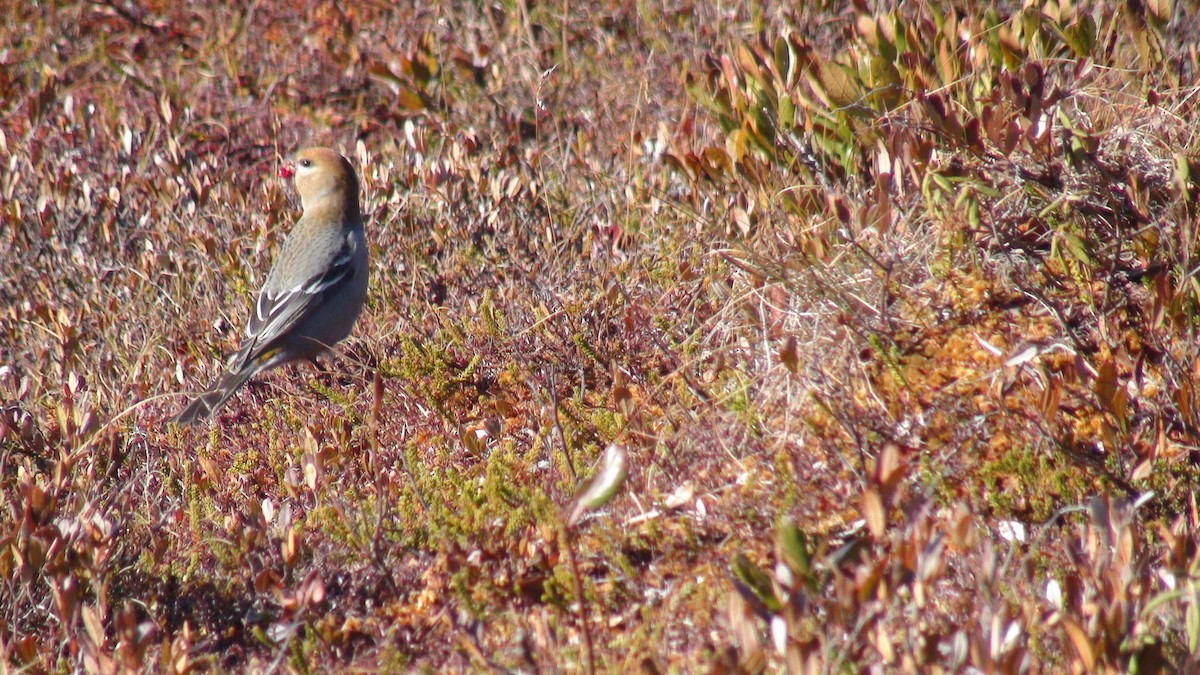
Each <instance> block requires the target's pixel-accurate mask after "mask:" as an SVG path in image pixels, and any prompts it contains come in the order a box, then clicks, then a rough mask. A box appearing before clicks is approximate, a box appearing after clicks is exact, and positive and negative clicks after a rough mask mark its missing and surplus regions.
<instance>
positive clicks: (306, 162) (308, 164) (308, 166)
mask: <svg viewBox="0 0 1200 675" xmlns="http://www.w3.org/2000/svg"><path fill="white" fill-rule="evenodd" d="M300 166H302V167H304V168H306V169H311V168H312V160H311V159H302V160H300Z"/></svg>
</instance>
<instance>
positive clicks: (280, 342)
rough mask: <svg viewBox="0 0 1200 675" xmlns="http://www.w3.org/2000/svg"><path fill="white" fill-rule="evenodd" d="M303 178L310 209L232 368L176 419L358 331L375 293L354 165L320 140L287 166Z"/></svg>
mask: <svg viewBox="0 0 1200 675" xmlns="http://www.w3.org/2000/svg"><path fill="white" fill-rule="evenodd" d="M279 175H280V177H282V178H284V179H292V178H295V183H296V191H297V192H299V193H300V204H301V206H302V208H303V211H304V212H303V214H302V215H301V216H300V219H299V220H298V221H297V222H296V226H295V227H294V228H292V231H291V232H290V233H289V234H288V237H287V239H286V241H284V243H283V248H281V249H280V251H279V254H278V255H277V256H276V258H275V262H274V263H273V264H272V266H271V271H270V272H269V273H268V274H267V279H266V281H264V282H263V285H262V289H261V290H260V291H259V292H258V297H257V299H256V300H255V302H254V307H253V309H252V311H251V312H250V319H249V320H248V321H247V322H246V331H245V337H244V338H243V340H242V342H241V344H240V345H239V347H238V349H237V351H236V352H234V353H233V355H232V356H231V357H230V358H229V360H228V362H227V363H226V366H225V372H224V374H222V375H221V377H219V378H218V379H217V380H216V382H214V383H213V384H212V386H210V387H209V388H208V389H206V390H205V391H204V392H203V393H202V394H200V395H199V396H197V397H196V398H195V399H193V400H192V401H191V402H189V403H188V404H187V405H186V406H184V408H183V410H181V411H180V412H179V414H177V415H175V416H174V417H172V418H171V420H170V421H171V422H174V423H176V424H179V425H181V426H189V425H192V424H195V423H196V422H199V421H201V420H204V419H207V418H208V417H210V416H211V415H212V414H213V413H214V412H216V411H217V410H218V409H219V408H220V407H221V406H222V405H224V404H225V403H226V402H227V401H228V400H229V398H230V397H231V396H233V395H234V393H236V392H237V390H238V389H240V388H241V387H242V385H244V384H245V383H246V382H247V381H248V380H249V379H250V378H252V377H254V376H255V375H256V374H258V373H260V372H262V371H264V370H270V369H272V368H277V367H279V366H283V365H286V364H289V363H293V362H296V361H304V360H307V361H310V362H312V363H313V364H315V365H317V366H318V367H319V364H317V361H316V357H317V356H319V355H321V354H323V353H325V352H326V351H328V350H329V349H331V348H332V347H333V346H334V345H335V344H337V343H338V342H340V341H341V340H343V339H345V338H346V336H348V335H349V334H350V331H351V329H352V328H353V326H354V323H355V322H356V321H357V320H358V316H359V314H360V313H361V312H362V308H363V304H364V302H365V301H366V297H367V272H368V263H367V240H366V233H365V230H364V227H363V218H362V211H361V210H360V209H359V204H358V178H357V176H356V175H355V173H354V167H353V166H351V165H350V162H349V161H347V160H346V158H345V157H343V156H342V155H341V154H339V153H338V152H336V151H334V150H331V149H329V148H320V147H312V148H305V149H303V150H300V151H299V152H297V153H296V154H295V155H294V156H293V157H292V158H291V160H289V161H286V162H284V164H283V165H282V167H281V168H280V170H279Z"/></svg>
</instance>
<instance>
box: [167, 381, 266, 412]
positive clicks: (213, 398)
mask: <svg viewBox="0 0 1200 675" xmlns="http://www.w3.org/2000/svg"><path fill="white" fill-rule="evenodd" d="M259 370H260V369H259V368H241V369H239V370H235V371H230V372H228V373H225V374H224V375H222V376H221V379H219V380H217V381H216V382H214V383H213V385H212V386H211V387H209V388H208V389H207V390H206V391H205V392H204V393H203V394H200V395H199V396H197V397H196V398H194V399H192V402H191V403H188V404H187V405H186V406H184V408H183V410H180V411H179V414H178V415H176V416H174V417H172V418H171V420H170V421H172V422H174V423H175V424H178V425H180V426H188V425H191V424H195V423H196V422H199V421H201V420H205V419H208V417H209V416H210V415H212V414H213V413H215V412H216V411H217V410H218V409H219V408H220V407H221V406H223V405H225V402H226V401H228V400H229V398H230V397H231V396H233V395H234V394H235V393H237V390H238V389H241V388H242V385H243V384H246V380H249V379H250V378H251V377H253V376H254V374H255V373H257V372H258V371H259Z"/></svg>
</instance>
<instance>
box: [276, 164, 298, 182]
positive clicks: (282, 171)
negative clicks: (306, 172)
mask: <svg viewBox="0 0 1200 675" xmlns="http://www.w3.org/2000/svg"><path fill="white" fill-rule="evenodd" d="M295 175H296V165H295V164H293V163H292V162H291V161H287V162H284V163H283V166H281V167H279V177H280V178H291V177H292V176H295Z"/></svg>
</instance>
